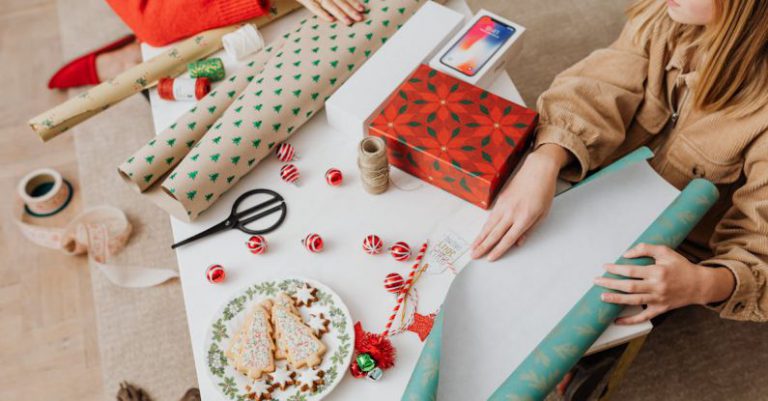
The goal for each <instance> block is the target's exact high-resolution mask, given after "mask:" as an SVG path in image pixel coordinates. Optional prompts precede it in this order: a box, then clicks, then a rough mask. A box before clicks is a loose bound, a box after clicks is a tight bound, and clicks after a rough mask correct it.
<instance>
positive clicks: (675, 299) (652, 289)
mask: <svg viewBox="0 0 768 401" xmlns="http://www.w3.org/2000/svg"><path fill="white" fill-rule="evenodd" d="M624 257H625V258H640V257H650V258H653V259H654V261H655V263H654V264H653V265H650V266H634V265H616V264H607V265H605V269H606V270H607V271H608V272H610V273H613V274H616V275H619V276H624V277H627V278H629V279H623V280H622V279H611V278H605V277H597V278H595V280H594V282H595V284H596V285H599V286H601V287H605V288H608V289H612V290H617V291H621V292H623V293H624V294H621V293H613V292H606V293H603V294H602V300H603V302H610V303H614V304H623V305H647V307H646V308H645V310H643V311H642V312H640V313H638V314H636V315H633V316H627V317H623V318H619V319H617V320H616V323H618V324H635V323H640V322H644V321H646V320H649V319H651V318H653V317H655V316H658V315H660V314H662V313H664V312H666V311H669V310H672V309H676V308H680V307H683V306H686V305H692V304H699V305H706V304H710V303H715V302H721V301H723V300H725V299H727V298H728V297H729V296H730V295H731V292H732V291H733V288H734V286H735V279H734V277H733V274H732V273H731V272H730V270H728V269H726V268H710V267H704V266H699V265H696V264H693V263H691V262H690V261H689V260H688V259H686V258H685V257H684V256H683V255H680V254H679V253H677V252H675V251H674V250H672V249H670V248H668V247H666V246H660V245H649V244H640V245H638V246H636V247H634V248H632V249H630V250H629V251H627V252H626V253H625V254H624Z"/></svg>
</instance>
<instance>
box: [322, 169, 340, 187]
mask: <svg viewBox="0 0 768 401" xmlns="http://www.w3.org/2000/svg"><path fill="white" fill-rule="evenodd" d="M343 180H344V176H343V175H342V174H341V170H339V169H337V168H335V167H334V168H329V169H328V171H326V172H325V182H327V183H328V185H330V186H332V187H338V186H339V185H341V182H342V181H343Z"/></svg>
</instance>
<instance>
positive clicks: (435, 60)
mask: <svg viewBox="0 0 768 401" xmlns="http://www.w3.org/2000/svg"><path fill="white" fill-rule="evenodd" d="M483 17H490V18H492V19H494V20H496V21H499V22H500V23H502V24H505V25H508V26H510V27H512V28H514V30H515V32H514V33H513V34H512V36H510V37H509V38H508V39H507V41H506V42H504V44H503V45H502V46H501V47H500V48H499V49H498V50H497V51H496V52H495V53H494V54H493V56H491V58H490V59H489V60H488V61H487V62H486V63H485V64H484V65H483V66H482V67H481V68H480V69H479V70H478V71H476V72H475V74H474V75H473V76H468V75H466V74H464V73H462V72H460V71H458V70H456V69H454V68H452V67H449V66H447V65H445V64H443V62H442V61H441V59H442V58H443V56H444V55H445V54H446V53H448V51H449V50H451V48H453V46H454V45H455V44H456V43H457V42H458V41H459V40H461V38H462V37H463V36H464V34H466V33H467V32H468V31H469V29H470V28H472V26H474V25H475V23H476V22H477V21H478V20H479V19H480V18H483ZM523 33H525V27H523V26H522V25H518V24H516V23H514V22H512V21H509V20H507V19H505V18H502V17H500V16H498V15H496V14H494V13H492V12H490V11H488V10H484V9H483V10H480V11H478V13H477V14H475V16H474V17H473V18H472V20H471V21H469V22H468V23H467V24H466V25H465V26H464V27H463V28H462V29H461V30H460V31H459V32H458V33H457V34H456V35H454V36H453V38H451V39H450V40H449V41H448V42H447V43H446V45H445V46H444V47H443V48H442V49H440V51H438V52H437V53H436V54H435V56H434V57H432V59H431V60H430V61H429V66H430V67H432V68H434V69H436V70H438V71H440V72H443V73H446V74H448V75H451V76H453V77H456V78H458V79H461V80H462V81H464V82H467V83H470V84H472V85H475V86H479V87H481V88H483V89H488V85H490V84H491V83H492V82H493V81H494V80H495V79H496V78H497V77H498V76H499V73H501V72H502V71H504V66H506V64H507V62H508V61H509V60H511V59H512V58H513V57H515V56H517V55H518V54H519V53H520V51H521V50H522V47H523V40H522V38H523Z"/></svg>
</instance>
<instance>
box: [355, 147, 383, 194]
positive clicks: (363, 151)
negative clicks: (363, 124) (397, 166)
mask: <svg viewBox="0 0 768 401" xmlns="http://www.w3.org/2000/svg"><path fill="white" fill-rule="evenodd" d="M357 166H358V167H359V168H360V177H361V181H362V183H363V188H365V190H366V191H367V192H368V193H371V194H374V195H376V194H380V193H382V192H384V191H386V190H387V188H388V187H389V162H388V161H387V144H386V142H384V140H383V139H381V138H379V137H375V136H369V137H366V138H364V139H363V140H362V141H360V148H359V149H358V153H357Z"/></svg>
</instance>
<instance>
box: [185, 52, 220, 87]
mask: <svg viewBox="0 0 768 401" xmlns="http://www.w3.org/2000/svg"><path fill="white" fill-rule="evenodd" d="M187 70H189V76H190V77H192V78H208V79H209V80H210V81H211V82H215V81H221V80H222V79H224V76H225V75H226V73H225V71H224V62H222V61H221V59H220V58H218V57H213V58H208V59H205V60H197V61H193V62H191V63H189V64H187Z"/></svg>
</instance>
